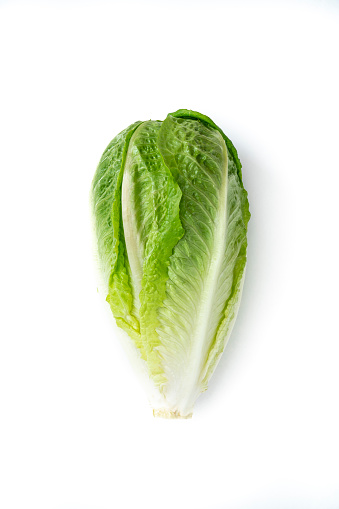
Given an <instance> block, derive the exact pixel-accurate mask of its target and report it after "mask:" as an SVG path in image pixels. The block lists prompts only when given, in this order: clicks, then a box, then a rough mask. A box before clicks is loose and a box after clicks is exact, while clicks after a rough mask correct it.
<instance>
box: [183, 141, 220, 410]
mask: <svg viewBox="0 0 339 509" xmlns="http://www.w3.org/2000/svg"><path fill="white" fill-rule="evenodd" d="M218 134H219V133H218ZM219 136H220V137H221V135H219ZM222 146H223V151H224V158H223V159H224V161H225V168H224V170H223V175H222V176H223V178H222V182H221V188H220V195H219V201H218V204H219V208H218V213H217V216H216V218H215V235H214V242H213V248H212V253H213V257H212V259H211V262H210V265H209V269H208V273H207V277H206V281H205V285H204V288H203V291H202V295H201V298H200V302H199V312H198V317H199V318H198V320H197V323H196V326H195V329H194V332H193V335H192V350H191V354H190V358H191V359H192V362H190V363H189V370H188V375H186V378H185V383H184V393H185V396H184V397H183V398H182V400H181V401H180V403H179V402H178V408H179V410H180V411H181V412H182V414H183V415H185V414H186V413H187V412H191V411H192V407H193V405H194V402H195V400H196V398H197V397H198V395H199V394H200V392H201V388H200V382H201V380H200V375H201V372H202V368H203V364H204V361H205V358H206V355H207V350H208V347H209V345H206V336H207V332H208V327H209V321H210V316H211V312H212V306H213V303H214V298H213V297H214V295H215V293H216V290H217V287H218V279H219V276H220V271H221V266H222V262H223V258H224V256H225V248H226V234H227V189H228V185H227V180H228V155H227V148H226V143H225V141H224V140H223V139H222Z"/></svg>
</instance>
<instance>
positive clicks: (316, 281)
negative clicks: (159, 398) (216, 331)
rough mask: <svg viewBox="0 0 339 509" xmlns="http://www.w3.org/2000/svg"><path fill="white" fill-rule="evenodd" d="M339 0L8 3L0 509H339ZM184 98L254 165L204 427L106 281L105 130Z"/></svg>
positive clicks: (179, 104)
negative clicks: (232, 322) (163, 393)
mask: <svg viewBox="0 0 339 509" xmlns="http://www.w3.org/2000/svg"><path fill="white" fill-rule="evenodd" d="M338 50H339V4H338V3H337V2H332V3H331V2H326V1H318V2H307V1H305V2H301V1H294V2H284V3H283V2H268V3H262V2H260V1H258V2H257V1H252V2H245V1H241V0H240V1H238V2H236V3H231V2H229V1H224V2H222V1H220V2H217V1H213V0H210V1H209V2H207V1H201V2H199V1H195V2H194V1H191V2H190V1H188V0H186V1H184V0H182V1H181V2H179V1H176V0H174V1H172V2H170V1H169V0H167V1H164V2H157V3H151V2H147V1H141V2H138V3H131V2H129V1H126V2H122V3H118V2H114V1H112V2H108V3H106V4H104V3H100V2H94V1H93V2H81V3H80V2H79V3H76V2H66V1H64V2H63V1H61V2H55V3H53V2H44V3H40V4H38V3H33V2H29V1H26V2H24V3H22V4H20V3H18V2H15V1H8V2H2V3H0V52H1V79H0V90H1V93H0V102H1V110H0V140H1V142H0V144H1V151H0V169H1V177H0V179H1V180H0V182H1V183H0V196H1V197H0V221H1V238H2V247H1V264H0V283H1V300H2V302H1V320H0V329H1V331H0V333H1V352H0V413H1V419H0V427H1V434H0V507H1V508H2V509H26V508H27V509H33V508H34V509H114V508H117V509H134V508H139V507H145V508H147V509H170V508H176V509H186V508H194V509H205V508H206V509H207V508H208V509H257V508H258V509H259V508H260V509H272V508H273V509H302V508H305V509H306V508H307V509H318V508H319V509H337V508H338V507H339V397H338V393H339V368H338V366H339V334H338V314H339V312H338V283H339V277H338V276H339V274H338V217H339V214H338V206H339V204H338V202H339V199H338V198H339V176H338V175H339V164H338V163H339V157H338V140H339V121H338V119H339V102H338V93H339V92H338V90H339V76H338ZM178 108H189V109H194V110H198V111H200V112H202V113H204V114H206V115H208V116H210V117H211V118H212V119H213V120H214V121H215V122H216V123H217V124H218V125H220V126H221V128H222V129H223V130H224V131H225V133H226V134H227V135H228V136H229V137H230V138H231V139H232V141H233V142H234V144H235V146H236V147H237V149H238V153H239V156H240V159H241V161H242V163H243V176H244V183H245V186H246V188H247V189H248V192H249V199H250V207H251V212H252V219H251V222H250V229H249V251H248V270H247V280H246V284H245V289H244V295H243V302H242V306H241V309H240V313H239V317H238V321H237V324H236V326H235V329H234V332H233V335H232V338H231V340H230V342H229V344H228V346H227V349H226V352H225V354H224V356H223V358H222V361H221V362H220V365H219V367H218V369H217V372H216V373H215V375H214V377H213V379H212V381H211V383H210V388H209V390H208V392H207V393H206V394H204V395H203V396H202V397H201V398H200V399H199V400H198V402H197V404H196V407H195V413H194V415H193V419H192V420H189V421H166V420H161V419H159V420H157V419H154V418H153V416H152V412H151V409H150V408H149V406H148V402H147V399H146V396H145V394H144V392H143V389H142V388H141V387H140V386H139V384H138V381H137V379H136V377H135V375H134V374H133V372H132V370H131V368H130V365H129V363H128V361H127V359H126V356H125V353H124V351H123V349H122V347H121V345H120V343H119V342H118V340H117V333H116V330H115V326H114V323H113V318H112V317H111V314H110V311H109V309H108V305H107V304H106V303H105V301H104V298H103V297H102V296H101V295H100V293H97V275H96V272H95V267H94V263H93V255H92V252H91V230H90V224H89V207H88V194H89V188H90V183H91V179H92V177H93V174H94V171H95V168H96V165H97V163H98V160H99V158H100V156H101V153H102V152H103V150H104V148H105V147H106V145H107V144H108V142H109V141H110V140H111V139H112V138H113V137H114V136H115V135H116V134H117V133H118V132H119V131H121V130H122V129H124V128H125V127H126V126H127V125H129V124H130V123H132V122H134V121H136V120H139V119H140V120H146V119H149V118H152V119H164V118H165V116H166V115H167V113H169V112H171V111H175V110H176V109H178Z"/></svg>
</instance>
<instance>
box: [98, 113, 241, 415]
mask: <svg viewBox="0 0 339 509" xmlns="http://www.w3.org/2000/svg"><path fill="white" fill-rule="evenodd" d="M91 197H92V210H93V217H94V222H95V232H96V239H97V247H98V255H99V261H100V268H101V271H102V274H103V277H104V280H105V282H106V283H107V301H108V302H109V304H110V307H111V310H112V312H113V315H114V317H115V320H116V322H117V324H118V325H119V326H120V327H121V328H122V329H124V330H125V331H126V332H127V334H128V336H129V338H130V341H132V343H133V345H134V348H135V349H136V351H137V353H138V357H139V359H140V363H141V364H142V365H143V367H144V369H145V370H146V371H147V374H148V376H149V379H150V380H151V386H152V393H151V394H150V399H151V403H152V404H153V411H154V415H157V416H162V417H174V418H178V417H183V418H186V417H190V416H191V415H192V410H193V405H194V402H195V400H196V398H197V397H198V396H199V394H200V393H201V392H202V391H204V390H206V389H207V384H208V381H209V379H210V377H211V375H212V373H213V371H214V369H215V367H216V365H217V363H218V361H219V359H220V356H221V354H222V352H223V350H224V348H225V344H226V342H227V340H228V338H229V336H230V333H231V330H232V327H233V324H234V321H235V318H236V315H237V311H238V307H239V304H240V298H241V292H242V286H243V282H244V275H245V266H246V249H247V237H246V235H247V223H248V221H249V218H250V213H249V208H248V200H247V192H246V191H245V189H244V186H243V183H242V175H241V164H240V161H239V159H238V156H237V152H236V150H235V148H234V146H233V145H232V143H231V141H230V140H229V139H228V138H227V137H226V136H225V135H224V133H223V132H222V131H221V129H220V128H219V127H217V126H216V125H215V124H214V122H212V120H211V119H209V118H208V117H206V116H204V115H201V114H200V113H197V112H194V111H190V110H178V111H177V112H175V113H171V114H169V115H168V116H167V118H166V120H164V121H163V122H160V121H151V120H150V121H146V122H136V123H135V124H132V125H131V126H129V127H128V128H127V129H125V130H124V131H122V132H121V133H120V134H118V136H116V137H115V138H114V139H113V140H112V142H111V143H110V144H109V145H108V147H107V149H106V150H105V152H104V154H103V156H102V158H101V160H100V163H99V166H98V168H97V171H96V173H95V176H94V179H93V183H92V190H91Z"/></svg>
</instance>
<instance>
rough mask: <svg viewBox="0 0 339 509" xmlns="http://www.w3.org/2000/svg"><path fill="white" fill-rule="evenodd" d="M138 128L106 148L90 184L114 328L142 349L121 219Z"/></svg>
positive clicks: (127, 130) (123, 132)
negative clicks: (130, 154)
mask: <svg viewBox="0 0 339 509" xmlns="http://www.w3.org/2000/svg"><path fill="white" fill-rule="evenodd" d="M138 125H140V122H136V123H134V124H132V125H130V126H129V127H128V128H127V129H125V130H124V131H122V132H121V133H120V134H118V135H117V136H116V137H115V138H114V139H113V140H112V141H111V143H110V144H109V145H108V147H107V148H106V150H105V152H104V153H103V155H102V157H101V160H100V162H99V165H98V168H97V171H96V173H95V175H94V179H93V182H92V192H91V198H92V210H93V217H94V219H95V230H96V236H97V243H98V255H99V261H100V266H101V270H102V273H103V277H104V279H105V280H106V281H107V283H108V296H107V300H108V302H109V303H110V306H111V309H112V312H113V315H114V317H115V319H116V321H117V324H118V325H119V326H120V327H122V328H123V329H125V330H126V332H128V334H129V335H130V336H131V337H132V338H133V340H134V341H135V343H136V345H137V346H138V347H140V346H141V340H140V325H139V320H138V317H137V316H136V312H135V308H136V306H135V304H134V300H135V296H134V295H133V287H132V285H131V284H130V279H129V275H128V273H129V263H128V259H127V256H126V248H125V239H124V232H123V226H122V218H121V182H122V176H123V170H124V164H125V159H126V152H127V148H128V143H129V140H130V138H131V136H132V134H133V132H134V131H135V129H136V128H137V127H138Z"/></svg>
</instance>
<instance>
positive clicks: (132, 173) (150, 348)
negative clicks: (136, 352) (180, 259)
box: [122, 121, 184, 385]
mask: <svg viewBox="0 0 339 509" xmlns="http://www.w3.org/2000/svg"><path fill="white" fill-rule="evenodd" d="M160 126H161V122H152V121H149V122H144V123H143V124H141V125H140V126H139V127H138V129H137V130H136V131H135V133H134V134H133V136H132V138H131V141H130V144H129V149H128V153H127V158H126V164H125V169H124V177H123V184H122V216H123V225H124V232H125V242H126V247H127V254H128V259H129V262H130V267H131V280H132V281H133V285H134V287H135V294H136V296H137V298H139V300H140V325H141V329H140V330H141V340H142V348H143V350H142V351H143V356H144V358H146V359H147V364H148V370H149V374H150V376H151V377H152V378H153V379H154V381H155V383H157V384H158V385H159V384H161V383H164V382H165V378H164V376H163V369H162V366H161V362H160V358H159V355H158V352H157V349H156V348H157V346H158V345H159V344H160V342H159V337H158V334H157V332H156V327H157V325H158V318H157V310H158V308H159V306H160V305H161V304H162V301H163V300H164V298H165V286H166V281H167V280H168V265H169V257H170V255H171V254H172V251H173V247H174V246H175V244H176V243H177V242H178V240H179V239H180V238H181V237H182V235H183V233H184V232H183V229H182V226H181V223H180V220H179V202H180V199H181V191H180V188H179V186H178V184H176V183H175V181H174V179H173V177H172V174H171V172H170V171H169V170H168V168H167V167H166V166H165V165H164V162H163V159H162V157H161V155H160V152H159V149H158V146H157V136H158V132H159V129H160Z"/></svg>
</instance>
